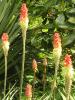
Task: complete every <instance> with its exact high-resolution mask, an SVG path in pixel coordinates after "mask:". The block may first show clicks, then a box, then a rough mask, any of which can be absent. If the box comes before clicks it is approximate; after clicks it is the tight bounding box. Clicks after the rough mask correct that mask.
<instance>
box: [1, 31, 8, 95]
mask: <svg viewBox="0 0 75 100" xmlns="http://www.w3.org/2000/svg"><path fill="white" fill-rule="evenodd" d="M2 48H3V52H4V58H5V79H4V97H5V95H6V83H7V57H8V51H9V41H8V34H7V33H3V35H2Z"/></svg>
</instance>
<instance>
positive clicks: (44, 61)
mask: <svg viewBox="0 0 75 100" xmlns="http://www.w3.org/2000/svg"><path fill="white" fill-rule="evenodd" d="M43 66H44V72H43V91H45V86H46V67H47V59H46V58H44V60H43Z"/></svg>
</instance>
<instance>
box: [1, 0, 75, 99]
mask: <svg viewBox="0 0 75 100" xmlns="http://www.w3.org/2000/svg"><path fill="white" fill-rule="evenodd" d="M22 2H26V4H27V7H28V9H29V28H28V31H27V40H26V64H25V76H24V87H25V84H26V83H27V82H29V83H31V84H32V82H33V71H32V59H33V58H35V59H36V60H37V62H38V72H37V81H36V91H35V97H36V98H40V97H41V96H42V95H43V94H44V93H43V89H42V87H43V84H42V77H43V65H42V61H43V58H45V57H47V59H48V65H47V83H46V91H45V95H44V96H45V97H46V99H45V100H48V99H49V97H48V96H49V95H48V96H47V94H50V88H51V87H50V85H51V81H52V78H53V75H54V64H53V59H52V51H53V46H52V38H53V33H54V30H57V31H58V32H59V33H60V35H61V38H62V47H63V55H62V57H61V62H60V69H59V75H58V83H59V85H58V94H57V100H60V98H62V95H63V91H62V92H60V91H61V90H62V88H63V87H64V80H63V76H62V72H61V69H62V65H63V64H62V63H63V57H64V55H65V54H66V53H69V54H71V55H72V59H73V66H74V65H75V61H74V57H75V0H25V1H22V0H0V36H1V35H2V33H3V32H7V33H8V34H9V41H10V51H9V56H8V81H7V83H8V87H9V86H10V87H11V86H12V85H13V84H14V82H16V87H19V81H20V70H21V56H22V37H21V29H20V27H19V8H20V6H21V3H22ZM0 44H1V40H0ZM74 80H75V79H74ZM3 82H4V55H3V51H2V48H1V49H0V88H1V89H0V91H1V92H0V93H1V95H2V90H3ZM74 84H75V81H73V86H72V96H73V99H75V89H74V88H75V86H74ZM59 88H60V89H59ZM37 91H38V92H37ZM59 94H60V95H59ZM45 97H42V100H43V98H45ZM39 100H40V99H39Z"/></svg>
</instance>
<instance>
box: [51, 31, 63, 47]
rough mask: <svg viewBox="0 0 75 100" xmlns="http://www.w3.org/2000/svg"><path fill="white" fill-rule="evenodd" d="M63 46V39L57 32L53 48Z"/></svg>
mask: <svg viewBox="0 0 75 100" xmlns="http://www.w3.org/2000/svg"><path fill="white" fill-rule="evenodd" d="M60 46H61V38H60V35H59V33H58V32H55V33H54V36H53V47H54V48H58V47H60Z"/></svg>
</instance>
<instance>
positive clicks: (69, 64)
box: [64, 54, 72, 67]
mask: <svg viewBox="0 0 75 100" xmlns="http://www.w3.org/2000/svg"><path fill="white" fill-rule="evenodd" d="M64 65H65V66H66V67H72V60H71V57H70V55H68V54H66V56H65V59H64Z"/></svg>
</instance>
